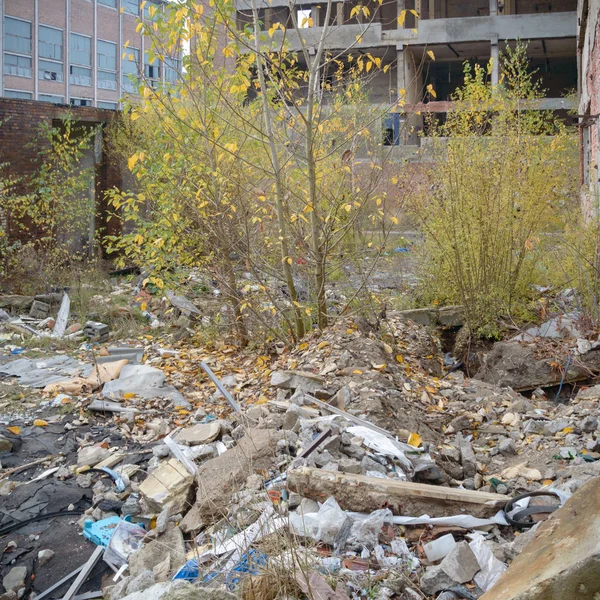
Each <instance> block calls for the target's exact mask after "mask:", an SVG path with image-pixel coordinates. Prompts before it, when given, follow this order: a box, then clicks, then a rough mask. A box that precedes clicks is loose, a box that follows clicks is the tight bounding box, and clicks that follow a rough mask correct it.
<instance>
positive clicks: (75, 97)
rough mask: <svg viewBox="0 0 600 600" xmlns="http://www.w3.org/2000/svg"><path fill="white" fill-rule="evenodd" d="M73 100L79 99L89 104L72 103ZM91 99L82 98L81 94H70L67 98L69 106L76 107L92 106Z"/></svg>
mask: <svg viewBox="0 0 600 600" xmlns="http://www.w3.org/2000/svg"><path fill="white" fill-rule="evenodd" d="M73 100H79V101H84V102H89V104H73ZM92 103H93V100H92V99H91V98H82V97H81V96H71V97H70V98H69V106H78V107H82V106H84V107H85V106H88V107H89V106H92Z"/></svg>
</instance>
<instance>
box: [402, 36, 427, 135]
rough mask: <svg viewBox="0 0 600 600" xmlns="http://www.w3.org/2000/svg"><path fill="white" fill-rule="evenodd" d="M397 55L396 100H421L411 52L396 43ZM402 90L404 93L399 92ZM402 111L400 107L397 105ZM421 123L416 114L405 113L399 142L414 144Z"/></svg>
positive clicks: (406, 101)
mask: <svg viewBox="0 0 600 600" xmlns="http://www.w3.org/2000/svg"><path fill="white" fill-rule="evenodd" d="M396 57H397V82H398V100H400V101H402V102H403V103H408V104H416V103H417V102H420V101H421V100H422V98H421V96H420V90H421V87H422V81H421V77H420V76H417V68H416V61H415V60H414V57H413V54H412V52H411V51H410V50H409V49H408V48H407V47H406V46H403V45H402V44H398V46H397V50H396ZM400 90H404V94H400ZM399 110H400V111H402V107H401V106H400V107H399ZM422 124H423V121H422V118H421V117H420V116H419V115H417V114H414V113H412V114H410V115H406V119H405V121H404V126H403V128H402V131H401V143H403V144H416V143H417V141H418V139H417V128H419V127H421V126H422Z"/></svg>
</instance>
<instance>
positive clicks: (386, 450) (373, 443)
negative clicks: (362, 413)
mask: <svg viewBox="0 0 600 600" xmlns="http://www.w3.org/2000/svg"><path fill="white" fill-rule="evenodd" d="M346 431H347V432H348V433H351V434H352V435H356V436H358V437H361V438H363V440H364V442H363V443H364V445H365V446H366V447H367V448H371V450H375V452H378V453H379V454H383V455H385V456H393V457H394V458H395V459H396V460H397V461H398V462H399V463H400V464H401V465H402V468H403V469H404V471H406V473H407V474H408V475H412V474H413V472H414V467H413V464H412V463H411V462H410V460H408V458H406V456H405V454H404V452H415V451H416V448H413V447H412V446H409V445H408V444H403V443H402V442H398V441H397V440H393V439H391V438H389V437H387V436H385V435H383V434H382V433H377V432H376V431H373V430H372V429H369V428H368V427H362V426H360V425H357V426H356V427H348V429H346Z"/></svg>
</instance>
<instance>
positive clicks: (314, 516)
mask: <svg viewBox="0 0 600 600" xmlns="http://www.w3.org/2000/svg"><path fill="white" fill-rule="evenodd" d="M347 519H348V516H347V515H346V512H345V511H343V510H342V509H341V508H340V506H339V504H338V503H337V502H336V501H335V498H333V496H332V497H330V498H327V500H326V501H325V502H323V504H321V507H320V508H319V511H318V512H315V513H304V514H301V513H290V515H289V521H290V527H291V529H292V532H294V533H297V534H299V535H307V536H309V537H311V538H313V539H314V540H315V541H317V542H323V543H325V544H329V545H332V546H333V545H334V544H335V542H336V540H337V538H338V536H339V533H340V531H341V529H342V527H343V526H344V523H345V522H346V520H347Z"/></svg>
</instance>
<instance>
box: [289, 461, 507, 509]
mask: <svg viewBox="0 0 600 600" xmlns="http://www.w3.org/2000/svg"><path fill="white" fill-rule="evenodd" d="M287 482H288V487H289V489H290V490H292V491H293V492H296V493H297V494H300V495H301V496H302V497H305V498H312V499H313V500H316V501H317V502H324V501H325V500H326V499H327V498H329V497H330V496H333V497H334V498H335V499H336V500H337V501H338V502H339V504H340V506H341V507H342V508H343V509H345V510H352V511H357V512H371V511H373V510H376V509H378V508H380V507H381V506H384V505H385V506H387V507H388V508H390V509H391V511H392V512H393V513H394V514H396V515H415V516H418V515H422V514H428V515H430V516H432V517H446V516H452V515H456V514H461V513H467V514H471V515H473V516H475V517H491V516H493V515H494V514H495V513H496V512H497V511H498V509H499V508H501V506H502V505H504V504H506V498H504V497H502V496H500V495H497V494H488V493H485V492H476V491H471V490H461V489H454V488H447V487H442V486H437V485H428V484H422V483H412V482H409V481H397V480H393V479H385V478H379V477H366V476H364V475H352V474H349V473H340V472H333V471H321V470H319V469H311V468H308V467H303V468H301V469H296V470H292V471H288V477H287Z"/></svg>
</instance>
